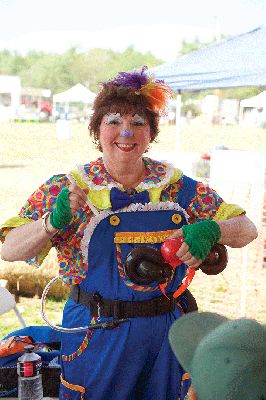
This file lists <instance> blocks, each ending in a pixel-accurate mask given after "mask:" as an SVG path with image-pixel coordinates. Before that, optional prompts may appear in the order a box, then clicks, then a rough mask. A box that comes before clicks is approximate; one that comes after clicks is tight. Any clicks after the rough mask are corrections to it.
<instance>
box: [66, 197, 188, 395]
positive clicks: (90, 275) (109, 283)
mask: <svg viewBox="0 0 266 400" xmlns="http://www.w3.org/2000/svg"><path fill="white" fill-rule="evenodd" d="M160 204H161V205H164V208H168V209H159V210H158V209H157V210H151V211H134V212H132V211H131V212H127V211H126V209H123V211H119V212H115V213H114V212H110V213H109V214H108V215H106V214H105V215H106V216H105V217H104V218H103V219H101V220H100V221H99V222H98V224H97V225H96V224H94V225H96V227H94V228H93V229H91V233H90V234H89V236H88V235H87V239H86V240H87V241H88V249H87V255H88V265H89V268H88V271H87V275H86V278H85V279H84V280H83V281H82V283H81V284H80V288H81V289H82V290H83V291H85V292H87V293H90V294H93V293H95V292H99V293H100V295H101V296H102V297H103V298H106V299H119V300H126V301H143V300H148V299H152V298H154V297H158V296H161V295H162V292H161V290H160V288H159V286H158V284H157V283H156V282H153V283H151V284H149V285H143V286H141V285H138V284H136V283H133V282H131V281H130V280H129V279H128V278H127V277H126V276H125V273H124V269H123V264H124V261H125V258H126V256H127V254H128V253H129V252H130V250H131V249H132V248H133V247H135V246H152V247H155V248H157V249H159V248H160V246H161V243H162V242H163V241H164V240H165V239H166V237H167V236H169V235H170V233H169V232H171V231H172V230H176V229H178V228H180V227H181V226H182V225H184V224H186V223H187V221H186V217H185V214H184V213H183V211H182V210H180V209H178V208H177V205H176V204H175V203H171V204H170V205H169V204H168V206H165V204H166V203H160ZM171 207H172V209H171ZM129 209H132V208H131V206H130V207H129ZM103 213H105V211H103ZM95 218H97V217H95ZM91 224H93V221H91V222H90V224H89V225H88V228H87V229H89V228H90V225H91ZM84 238H86V235H84ZM185 273H186V266H185V265H184V264H182V265H181V266H179V267H178V268H176V270H175V273H174V275H173V278H172V280H171V281H170V282H168V284H167V286H166V289H165V290H166V293H170V292H174V291H175V290H176V289H177V287H178V286H179V285H180V283H181V282H182V279H183V278H184V276H185ZM181 314H182V310H181V308H180V307H178V306H176V308H175V310H174V311H173V312H170V313H166V314H161V315H157V316H153V317H137V318H130V319H129V320H128V322H124V323H121V324H120V325H119V326H118V327H117V328H115V329H111V330H107V329H97V330H94V331H90V332H89V333H88V334H87V336H86V337H85V338H84V332H80V333H75V334H73V333H71V334H63V335H62V360H63V361H62V377H63V382H64V384H61V391H60V399H61V400H62V399H71V400H73V399H86V400H89V399H90V400H151V399H152V400H179V399H184V398H185V394H186V391H187V389H188V387H189V385H190V380H189V379H186V380H184V376H185V375H186V374H184V372H185V371H184V370H183V369H182V367H181V366H180V364H179V363H178V361H177V360H176V358H175V356H174V354H173V352H172V350H171V348H170V345H169V342H168V331H169V328H170V326H171V325H172V323H173V322H174V321H175V320H176V319H177V318H179V317H180V316H181ZM111 319H113V318H110V317H108V318H107V317H105V318H103V317H102V318H99V319H98V320H99V322H103V321H105V320H111ZM91 320H92V316H91V315H90V311H89V308H88V307H86V306H83V305H81V304H77V303H75V302H74V300H72V299H69V300H68V301H67V303H66V306H65V310H64V316H63V326H64V327H67V328H73V327H80V326H87V325H89V324H90V323H91Z"/></svg>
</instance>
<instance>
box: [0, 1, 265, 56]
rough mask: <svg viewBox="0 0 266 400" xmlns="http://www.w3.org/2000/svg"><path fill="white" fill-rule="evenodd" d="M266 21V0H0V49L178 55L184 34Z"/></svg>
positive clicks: (238, 29)
mask: <svg viewBox="0 0 266 400" xmlns="http://www.w3.org/2000/svg"><path fill="white" fill-rule="evenodd" d="M263 24H266V0H183V1H181V0H130V1H128V0H75V1H72V0H42V1H41V0H0V50H2V49H4V48H7V49H9V50H17V51H18V52H20V53H22V54H25V53H26V52H27V51H29V50H33V49H35V50H43V51H51V52H58V53H61V52H64V51H66V50H67V49H68V48H70V47H71V46H77V48H79V49H80V50H81V51H86V50H89V49H91V48H94V47H102V48H111V49H113V50H115V51H123V50H125V49H126V48H127V47H128V46H130V45H133V46H134V48H135V49H136V50H138V51H141V52H146V51H151V52H152V53H153V54H154V55H155V56H157V57H158V58H161V59H162V60H163V61H172V60H174V59H175V58H176V56H177V54H178V51H179V49H180V44H181V42H182V39H185V40H188V41H189V40H191V41H193V40H194V39H195V38H196V37H198V38H199V39H200V40H201V41H204V42H206V41H208V40H211V39H212V38H213V37H215V36H219V35H220V34H221V33H222V34H225V35H236V34H240V33H244V32H248V31H250V30H252V29H255V28H257V27H258V26H261V25H263Z"/></svg>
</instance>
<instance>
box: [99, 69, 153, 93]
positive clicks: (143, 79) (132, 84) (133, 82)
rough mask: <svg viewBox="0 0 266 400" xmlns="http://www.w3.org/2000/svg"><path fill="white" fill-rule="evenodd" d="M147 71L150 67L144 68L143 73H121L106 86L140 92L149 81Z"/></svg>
mask: <svg viewBox="0 0 266 400" xmlns="http://www.w3.org/2000/svg"><path fill="white" fill-rule="evenodd" d="M147 69H148V67H146V66H144V67H142V69H141V71H133V72H119V73H118V75H117V77H116V78H114V79H111V80H110V81H107V82H106V83H105V84H106V85H110V84H111V85H115V86H125V87H128V88H130V89H136V90H140V89H141V87H142V86H143V85H145V84H146V83H147V82H148V80H149V77H148V76H147V75H146V74H145V71H146V70H147Z"/></svg>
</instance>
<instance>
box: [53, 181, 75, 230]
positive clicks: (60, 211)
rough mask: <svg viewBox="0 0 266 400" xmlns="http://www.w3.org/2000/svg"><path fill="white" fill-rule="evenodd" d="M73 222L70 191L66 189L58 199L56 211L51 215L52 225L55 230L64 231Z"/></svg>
mask: <svg viewBox="0 0 266 400" xmlns="http://www.w3.org/2000/svg"><path fill="white" fill-rule="evenodd" d="M71 220H72V214H71V210H70V206H69V189H68V188H64V189H63V190H61V192H60V193H59V195H58V197H57V200H56V203H55V209H54V210H53V211H52V212H51V215H50V223H51V225H52V226H53V227H54V228H56V229H62V228H65V227H66V226H67V225H69V224H70V222H71Z"/></svg>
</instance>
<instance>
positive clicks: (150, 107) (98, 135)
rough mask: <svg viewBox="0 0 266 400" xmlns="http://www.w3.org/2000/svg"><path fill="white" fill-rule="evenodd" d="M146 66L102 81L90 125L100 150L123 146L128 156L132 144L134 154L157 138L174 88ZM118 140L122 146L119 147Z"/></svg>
mask: <svg viewBox="0 0 266 400" xmlns="http://www.w3.org/2000/svg"><path fill="white" fill-rule="evenodd" d="M146 69H147V67H143V68H142V69H141V70H140V71H133V72H120V73H119V74H118V75H117V77H115V78H114V79H112V80H109V81H107V82H105V83H103V84H102V87H101V90H100V92H99V93H98V95H97V97H96V98H95V101H94V104H93V115H92V117H91V120H90V124H89V131H90V135H91V136H92V138H93V140H94V143H95V144H96V145H97V147H98V149H99V150H101V151H103V152H104V151H105V149H107V150H110V151H114V152H115V151H118V150H121V148H122V147H123V149H124V150H126V151H125V153H127V157H129V156H131V154H130V153H131V151H130V145H132V149H131V150H132V153H134V152H135V153H137V152H138V153H139V154H142V153H143V152H144V151H146V150H147V147H148V145H149V143H150V142H153V141H154V140H155V138H156V137H157V135H158V132H159V127H158V126H159V116H160V114H161V113H162V112H163V111H164V109H165V107H166V101H167V99H168V98H169V96H170V95H171V89H170V88H169V87H168V86H166V85H165V84H164V82H162V81H157V80H154V79H153V78H152V77H151V76H149V75H148V74H147V72H146ZM119 143H120V144H121V146H120V147H121V148H120V149H119V148H118V150H117V144H119ZM111 144H112V146H111ZM125 145H127V148H126V146H125ZM133 146H134V147H133ZM123 149H122V150H123Z"/></svg>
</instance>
